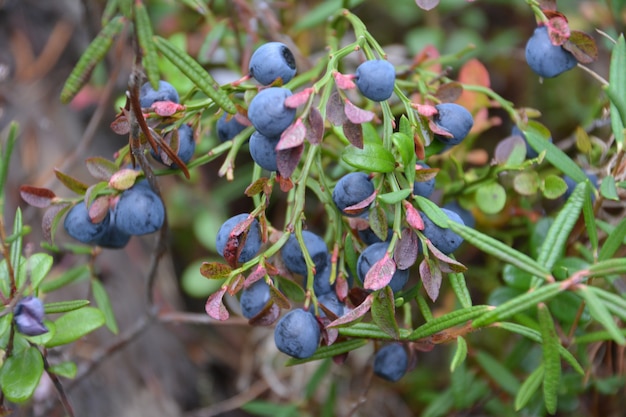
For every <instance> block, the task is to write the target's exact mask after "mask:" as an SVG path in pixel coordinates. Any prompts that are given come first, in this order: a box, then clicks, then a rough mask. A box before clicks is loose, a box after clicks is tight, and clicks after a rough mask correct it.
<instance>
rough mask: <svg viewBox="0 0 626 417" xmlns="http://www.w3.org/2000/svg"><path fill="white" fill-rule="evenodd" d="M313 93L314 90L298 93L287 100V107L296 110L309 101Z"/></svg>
mask: <svg viewBox="0 0 626 417" xmlns="http://www.w3.org/2000/svg"><path fill="white" fill-rule="evenodd" d="M312 93H313V89H312V88H305V89H304V90H302V91H300V92H298V93H295V94H292V95H290V96H289V97H287V98H286V99H285V107H289V108H292V109H295V108H297V107H299V106H301V105H303V104H305V103H306V102H307V101H308V100H309V97H311V94H312Z"/></svg>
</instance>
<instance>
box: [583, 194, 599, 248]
mask: <svg viewBox="0 0 626 417" xmlns="http://www.w3.org/2000/svg"><path fill="white" fill-rule="evenodd" d="M587 187H588V189H589V188H590V187H591V183H588V184H587ZM595 217H596V215H595V213H594V212H593V200H592V199H591V193H589V192H587V193H585V201H584V202H583V218H584V220H585V230H586V231H587V236H589V242H590V243H591V250H592V251H593V252H594V253H597V252H598V228H597V226H596V219H595Z"/></svg>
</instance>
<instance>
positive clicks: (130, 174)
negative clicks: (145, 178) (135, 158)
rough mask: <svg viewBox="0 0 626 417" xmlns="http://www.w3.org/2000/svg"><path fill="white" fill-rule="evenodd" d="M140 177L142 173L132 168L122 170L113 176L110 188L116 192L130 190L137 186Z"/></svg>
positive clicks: (110, 180)
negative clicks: (136, 181) (136, 182)
mask: <svg viewBox="0 0 626 417" xmlns="http://www.w3.org/2000/svg"><path fill="white" fill-rule="evenodd" d="M140 175H141V172H140V171H135V170H134V169H131V168H122V169H120V170H119V171H117V172H116V173H115V174H113V175H112V176H111V179H109V186H110V187H111V188H113V189H115V190H120V191H124V190H128V189H129V188H130V187H132V186H133V185H134V184H135V180H136V179H137V177H139V176H140Z"/></svg>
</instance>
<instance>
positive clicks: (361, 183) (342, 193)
mask: <svg viewBox="0 0 626 417" xmlns="http://www.w3.org/2000/svg"><path fill="white" fill-rule="evenodd" d="M373 193H374V184H372V182H371V181H370V179H369V176H368V175H367V174H365V173H363V172H351V173H349V174H346V175H344V176H343V177H341V178H340V179H339V181H337V184H336V185H335V188H334V189H333V202H334V203H335V206H337V208H338V209H339V211H341V213H342V214H343V215H345V216H349V217H356V216H358V215H359V214H361V213H363V212H364V211H365V209H366V208H367V207H365V208H363V209H361V210H360V211H359V212H357V213H346V211H345V209H346V207H350V206H353V205H355V204H357V203H360V202H361V201H363V200H365V199H366V198H367V197H369V196H371V195H372V194H373Z"/></svg>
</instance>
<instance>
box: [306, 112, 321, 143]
mask: <svg viewBox="0 0 626 417" xmlns="http://www.w3.org/2000/svg"><path fill="white" fill-rule="evenodd" d="M306 139H307V140H308V141H309V143H311V144H312V145H317V144H318V143H322V139H324V119H322V115H321V113H320V112H319V110H317V108H315V107H313V108H311V110H310V111H309V115H308V117H307V129H306Z"/></svg>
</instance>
